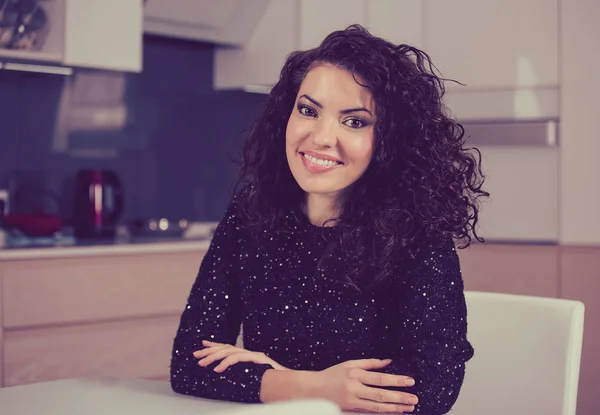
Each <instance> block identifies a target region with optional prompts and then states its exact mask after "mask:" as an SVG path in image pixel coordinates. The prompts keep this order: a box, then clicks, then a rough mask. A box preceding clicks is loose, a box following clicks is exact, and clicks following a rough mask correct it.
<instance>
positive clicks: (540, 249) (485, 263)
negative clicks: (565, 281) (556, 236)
mask: <svg viewBox="0 0 600 415" xmlns="http://www.w3.org/2000/svg"><path fill="white" fill-rule="evenodd" d="M457 252H458V255H459V257H460V265H461V269H462V274H463V278H464V281H465V289H466V290H468V291H489V292H499V293H507V294H522V295H533V296H540V297H558V285H559V283H558V275H559V274H558V273H559V270H558V264H559V248H558V247H557V246H527V245H513V246H510V245H492V244H489V245H488V244H485V245H478V244H475V245H471V246H470V247H469V248H467V249H464V250H461V249H457Z"/></svg>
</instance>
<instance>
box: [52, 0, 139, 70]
mask: <svg viewBox="0 0 600 415" xmlns="http://www.w3.org/2000/svg"><path fill="white" fill-rule="evenodd" d="M66 5H67V7H66V15H65V22H66V44H65V57H64V63H65V64H66V65H74V66H83V67H93V68H102V69H111V70H120V71H133V72H140V71H141V70H142V32H143V30H142V21H143V16H142V12H143V9H142V0H129V1H122V0H87V1H82V0H66ZM115 10H118V12H115ZM108 22H110V23H108ZM107 24H108V25H109V26H110V30H107Z"/></svg>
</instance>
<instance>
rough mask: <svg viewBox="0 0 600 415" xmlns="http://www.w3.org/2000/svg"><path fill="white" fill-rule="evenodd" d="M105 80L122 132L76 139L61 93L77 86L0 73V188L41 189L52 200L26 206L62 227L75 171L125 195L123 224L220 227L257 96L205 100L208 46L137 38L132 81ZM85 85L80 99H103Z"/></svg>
mask: <svg viewBox="0 0 600 415" xmlns="http://www.w3.org/2000/svg"><path fill="white" fill-rule="evenodd" d="M105 74H106V77H108V78H115V79H117V78H119V77H120V78H123V79H124V81H125V88H124V96H123V101H124V102H123V104H124V106H125V107H126V108H127V110H128V115H127V122H126V123H125V124H124V125H123V126H122V128H118V129H115V130H113V131H87V132H83V133H82V132H76V131H73V128H72V124H71V127H70V124H69V122H67V123H66V124H65V123H64V122H63V121H61V120H62V119H64V118H65V112H66V111H71V113H73V112H74V111H75V110H76V109H77V107H80V106H81V104H80V103H78V102H75V101H74V99H73V98H72V99H71V106H70V108H69V107H68V106H67V107H65V105H64V98H65V96H67V95H68V94H69V92H68V91H67V89H68V86H67V87H66V86H65V85H67V84H69V83H71V86H72V85H74V84H75V83H76V82H75V80H76V79H77V77H63V76H59V75H51V74H40V73H29V72H10V71H0V188H6V187H7V186H8V185H9V180H10V179H11V178H12V179H13V182H16V183H19V184H21V185H24V186H33V187H35V188H38V189H39V188H43V189H46V190H47V191H49V193H50V194H53V195H55V198H53V197H52V196H47V197H46V196H44V197H40V196H39V195H36V201H37V200H41V202H40V203H36V204H41V205H43V206H44V207H45V209H46V210H48V211H49V212H51V213H54V211H58V212H60V214H61V215H63V216H65V217H67V218H68V217H69V216H70V214H71V187H72V178H73V177H74V175H75V172H76V171H77V169H79V168H104V169H113V170H115V171H116V172H117V173H118V174H119V175H120V176H121V179H122V181H123V183H124V187H125V191H126V209H125V213H124V217H125V218H134V217H152V216H166V217H188V218H191V219H193V220H199V221H214V220H218V219H220V217H221V216H222V214H223V211H224V209H225V207H226V204H227V201H228V199H229V197H230V191H231V189H232V186H233V184H234V181H235V174H236V169H237V165H236V164H235V163H234V162H233V161H232V160H235V159H239V154H240V149H241V146H242V143H243V139H244V133H245V131H246V130H247V128H248V127H249V125H250V124H251V122H252V120H253V119H254V118H255V116H256V115H257V113H258V110H259V107H260V103H261V101H262V99H263V98H264V96H262V95H257V94H249V93H244V92H240V91H231V92H229V91H227V92H223V91H221V92H215V91H213V88H212V76H213V46H212V45H209V44H203V43H198V42H188V41H183V40H175V39H167V38H161V37H154V36H147V37H145V39H144V71H143V72H142V73H141V74H118V73H110V72H106V73H105ZM86 75H89V76H88V77H87V78H88V79H87V81H88V82H87V84H86V85H85V88H86V94H87V95H88V99H89V96H90V95H94V94H96V95H103V94H104V95H106V94H107V92H106V91H105V90H106V88H105V86H104V84H100V80H101V79H102V75H103V73H102V72H95V73H94V72H89V73H87V74H86ZM95 77H96V78H97V79H98V81H95V80H94V79H96V78H95ZM90 79H91V81H90ZM117 80H118V79H117ZM77 82H79V81H77ZM94 82H98V83H97V84H94ZM114 84H115V83H114V82H113V83H112V84H108V85H114ZM66 88H67V89H66ZM79 89H81V88H79ZM65 94H67V95H65ZM77 94H78V95H81V93H80V92H77ZM78 99H81V98H78ZM106 108H107V105H104V107H103V108H100V107H99V108H98V110H99V111H97V112H96V113H99V112H100V111H101V110H102V111H105V112H106ZM113 112H114V111H113ZM67 115H68V114H67ZM66 118H67V119H68V118H69V117H66ZM73 119H74V118H73V117H71V122H72V120H73ZM70 128H71V129H70ZM63 136H64V137H63ZM61 143H62V144H61ZM65 143H66V144H65ZM55 199H57V200H58V202H55ZM24 202H25V200H24V199H23V198H21V203H20V205H21V207H22V208H24V209H25V208H32V204H31V203H29V204H26V203H24Z"/></svg>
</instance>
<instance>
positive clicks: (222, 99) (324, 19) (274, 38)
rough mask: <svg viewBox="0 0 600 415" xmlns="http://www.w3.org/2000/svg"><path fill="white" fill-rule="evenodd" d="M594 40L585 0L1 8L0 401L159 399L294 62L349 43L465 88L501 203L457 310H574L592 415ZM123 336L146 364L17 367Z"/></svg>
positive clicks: (583, 393) (475, 140)
mask: <svg viewBox="0 0 600 415" xmlns="http://www.w3.org/2000/svg"><path fill="white" fill-rule="evenodd" d="M598 19H600V3H599V2H597V1H595V0H575V1H566V0H503V1H498V0H453V1H447V0H146V1H142V0H0V221H2V222H0V224H2V226H3V227H4V231H1V230H0V232H2V233H1V234H0V235H2V236H1V237H0V248H1V247H4V249H0V278H3V292H2V291H0V306H1V307H0V317H2V318H3V320H0V321H3V326H2V327H3V329H1V330H0V347H3V349H2V350H3V352H2V355H1V359H0V385H4V386H10V385H14V384H23V383H31V382H37V381H41V380H50V379H56V378H61V377H74V376H82V375H88V374H98V373H101V374H106V373H108V374H117V375H126V376H134V377H145V378H153V379H164V377H165V376H166V373H168V370H166V367H167V366H165V365H166V364H168V363H165V362H166V361H167V360H168V358H167V356H168V352H169V347H170V341H171V339H172V337H171V336H172V334H173V333H172V332H173V327H174V325H175V324H176V321H177V317H178V313H179V312H180V309H181V307H182V306H183V304H184V301H185V296H186V295H187V292H188V291H189V287H190V285H191V282H192V281H193V278H194V276H195V272H196V270H197V266H198V264H199V262H200V261H201V258H202V255H203V252H205V250H206V247H207V243H208V241H209V240H210V231H211V230H212V229H213V228H214V225H215V222H216V221H218V220H220V219H221V216H222V215H223V213H224V209H225V207H226V206H227V203H228V201H229V199H230V197H231V191H232V187H233V184H234V183H235V178H236V173H237V168H238V164H236V161H239V160H240V151H241V148H242V145H243V141H244V138H245V135H246V133H247V130H248V128H249V127H250V125H251V123H252V121H253V120H254V119H255V117H256V116H257V114H258V111H259V109H260V105H261V102H262V101H263V99H264V97H265V94H266V93H268V91H269V90H270V88H271V87H272V85H273V84H274V83H275V82H276V81H277V79H278V73H279V70H280V69H281V67H282V65H283V63H284V61H285V58H286V56H287V54H289V53H290V52H291V51H293V50H297V49H307V48H311V47H314V46H316V45H318V43H319V42H320V41H321V40H322V39H323V38H324V37H325V36H326V35H327V34H328V33H330V32H331V31H333V30H337V29H343V28H345V27H346V26H348V25H349V24H353V23H360V24H362V25H364V26H365V27H366V28H367V29H369V30H370V31H371V32H372V33H373V34H375V35H378V36H381V37H383V38H385V39H387V40H390V41H392V42H394V43H407V44H410V45H413V46H416V47H418V48H420V49H422V50H424V51H425V52H427V53H428V54H429V55H430V56H431V58H432V60H433V62H434V64H435V65H436V67H437V69H438V70H439V71H440V72H441V74H442V75H443V76H444V77H446V78H449V79H454V80H457V81H459V82H460V83H462V84H464V85H460V84H458V83H453V82H447V84H446V87H447V96H446V104H447V106H448V108H449V111H450V112H451V113H452V114H453V116H455V117H456V118H457V119H458V120H459V121H460V122H461V123H463V125H464V126H465V129H466V134H467V135H468V137H469V144H470V145H473V146H476V147H478V148H479V149H480V150H481V153H482V158H483V171H484V173H485V175H486V177H487V180H486V186H485V189H486V190H488V191H489V192H490V193H491V194H492V197H491V199H490V200H489V201H488V202H486V203H485V205H484V207H483V210H482V214H481V220H480V234H481V235H482V236H483V237H485V238H486V241H487V242H488V243H487V244H485V245H481V244H476V245H474V246H472V247H470V248H468V249H467V250H464V251H461V252H460V253H459V254H460V256H461V263H462V267H463V275H464V278H465V284H466V288H467V289H469V290H480V291H495V292H508V293H516V294H526V295H539V296H545V297H558V298H573V299H578V300H581V301H584V303H585V305H586V332H585V335H584V353H583V360H582V369H581V378H580V394H579V411H578V413H580V414H583V415H591V414H596V413H600V399H599V397H598V392H600V358H599V357H598V356H596V352H595V351H597V350H599V349H600V334H599V333H600V330H599V329H600V299H598V298H597V294H596V293H598V292H600V220H598V213H600V186H599V185H598V182H599V181H600V163H598V157H600V133H599V129H598V126H597V124H596V121H597V119H598V115H597V114H596V112H597V109H598V105H597V104H595V102H596V101H597V99H598V96H600V77H598V76H597V69H596V68H597V66H598V64H600V49H599V48H598V46H597V44H596V43H597V39H600V26H599V25H598V24H597V21H598ZM78 212H88V213H89V214H84V215H83V216H82V215H79V214H78ZM109 276H110V277H109ZM140 286H144V287H146V288H145V289H144V290H142V291H143V292H141V293H140V291H139V287H140ZM34 287H35V288H34ZM44 290H46V291H44ZM73 290H79V291H77V292H79V293H80V296H79V298H77V296H73V295H69V294H68V292H72V291H73ZM50 292H52V293H54V294H53V295H48V294H44V293H50ZM132 298H133V299H132ZM52 301H54V302H55V303H53V302H52ZM159 303H160V304H161V305H159ZM89 304H92V305H93V307H89V306H88V305H89ZM48 310H54V311H50V312H49V311H48ZM149 319H150V320H149ZM152 319H155V320H152ZM157 327H161V329H160V330H162V331H160V330H159V329H157ZM98 330H100V331H98ZM102 330H104V333H105V334H104V335H103V336H102V338H103V339H104V340H99V339H98V338H95V337H93V336H94V335H92V334H90V333H92V332H94V333H98V332H102ZM131 330H133V331H134V332H135V333H136V334H135V335H133V334H131V333H133V332H132V331H131ZM157 330H159V331H157ZM123 333H127V336H129V337H130V338H131V339H133V338H136V339H138V340H137V341H139V342H141V341H142V340H141V339H145V340H144V341H143V346H142V345H140V344H137V343H135V341H134V340H132V343H131V344H132V346H131V347H130V349H129V351H127V347H125V349H123V350H122V351H121V352H120V353H121V354H116V353H117V352H116V351H113V352H112V353H113V354H110V355H107V357H106V359H104V360H102V359H99V361H101V362H104V363H103V364H102V365H99V366H93V367H92V366H90V365H89V364H84V363H81V362H84V359H83V355H82V359H81V362H80V363H77V364H71V365H69V364H67V363H64V364H62V365H58V363H56V361H51V360H49V359H46V360H44V358H43V357H42V356H41V355H42V353H40V357H39V358H38V359H41V360H38V361H36V362H34V363H31V362H28V363H26V362H25V356H26V355H27V356H31V355H36V353H35V351H36V350H45V349H47V348H48V347H57V348H60V349H61V350H63V349H64V350H67V351H64V356H65V359H66V358H67V356H68V357H69V358H72V357H73V353H72V349H73V347H74V346H73V345H74V344H77V345H78V346H77V347H78V350H87V351H88V352H90V353H91V352H92V351H96V350H97V349H98V348H99V346H98V342H99V341H100V342H102V341H104V342H108V343H106V344H109V345H110V344H113V343H111V341H113V340H106V339H111V338H112V339H115V340H114V341H115V342H116V341H117V340H116V339H118V338H122V337H119V336H123V335H124V334H123ZM90 336H92V337H90ZM111 336H112V337H111ZM74 338H76V339H77V340H73V339H74ZM166 340H168V341H166ZM150 344H151V345H150ZM2 345H3V346H2ZM59 346H60V347H59ZM136 347H137V348H139V347H146V348H148V347H150V348H151V349H148V351H149V352H150V351H151V352H152V353H154V354H163V355H165V359H164V361H163V362H162V363H161V365H160V366H156V363H155V361H150V360H143V359H141V358H138V360H136V359H133V358H132V356H133V355H134V354H135V353H136V352H134V350H136ZM86 348H87V349H86ZM25 350H26V351H27V352H25ZM69 350H71V351H69ZM57 353H59V354H60V352H57ZM82 353H83V352H82ZM86 353H87V352H86ZM135 355H136V356H137V354H135ZM139 359H141V360H139ZM125 362H127V363H125ZM132 362H134V363H132ZM549 364H551V362H549ZM153 365H154V366H153Z"/></svg>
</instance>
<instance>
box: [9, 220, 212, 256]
mask: <svg viewBox="0 0 600 415" xmlns="http://www.w3.org/2000/svg"><path fill="white" fill-rule="evenodd" d="M216 225H217V223H216V222H199V223H193V224H192V226H191V227H190V229H188V230H187V231H186V233H185V234H184V235H183V236H182V237H166V236H165V237H161V236H157V237H154V236H152V237H124V238H116V239H98V240H87V241H75V240H74V239H72V238H71V242H68V243H57V244H56V245H55V246H43V247H41V246H31V247H11V248H3V249H0V262H2V261H12V260H30V259H44V258H71V257H90V256H113V255H137V254H162V253H177V252H201V251H206V250H208V247H209V246H210V241H211V238H212V230H213V229H214V228H215V227H216Z"/></svg>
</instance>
